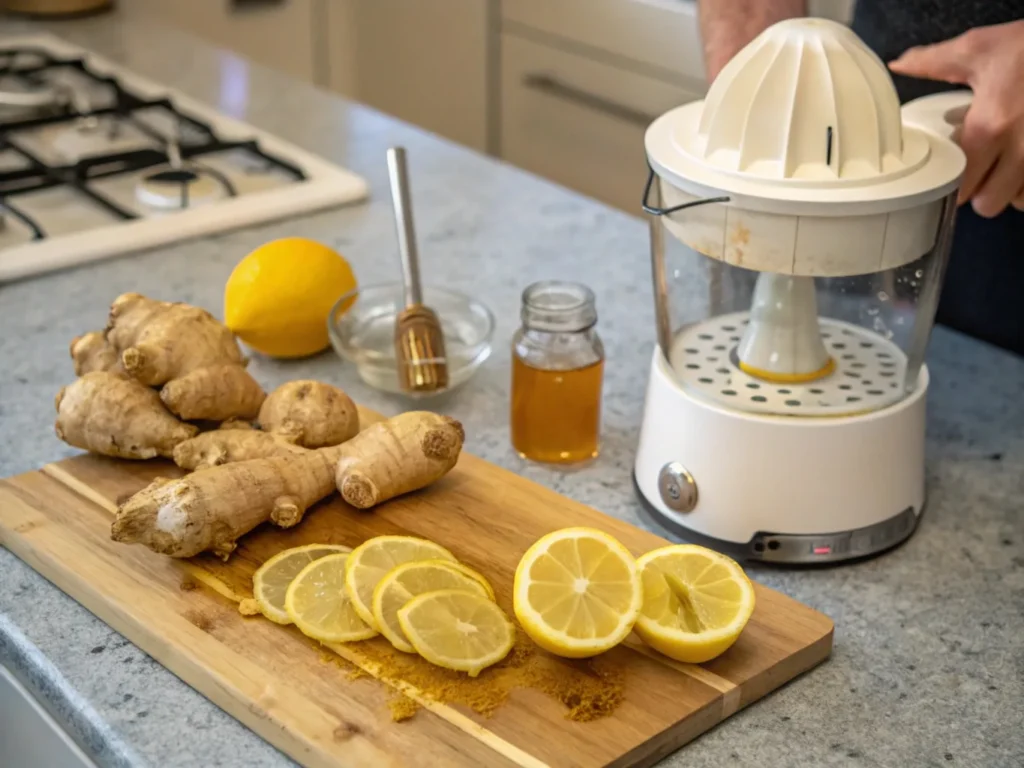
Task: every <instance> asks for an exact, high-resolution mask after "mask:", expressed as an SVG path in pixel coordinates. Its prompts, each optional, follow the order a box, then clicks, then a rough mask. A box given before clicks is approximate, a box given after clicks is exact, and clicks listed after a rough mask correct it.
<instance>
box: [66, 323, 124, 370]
mask: <svg viewBox="0 0 1024 768" xmlns="http://www.w3.org/2000/svg"><path fill="white" fill-rule="evenodd" d="M69 351H70V352H71V361H72V362H73V363H74V366H75V375H76V376H83V375H85V374H86V373H91V372H92V371H119V370H121V359H120V357H119V356H118V354H117V350H116V349H114V347H112V346H111V345H110V344H109V343H107V340H106V339H105V338H104V336H103V333H102V332H101V331H90V332H89V333H86V334H83V335H82V336H76V337H75V338H74V339H72V340H71V347H70V350H69Z"/></svg>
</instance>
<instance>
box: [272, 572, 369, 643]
mask: <svg viewBox="0 0 1024 768" xmlns="http://www.w3.org/2000/svg"><path fill="white" fill-rule="evenodd" d="M349 557H350V555H348V554H347V553H344V552H342V553H339V554H335V555H327V556H326V557H321V558H320V559H318V560H314V561H313V562H312V563H310V564H309V565H307V566H306V567H305V568H303V569H302V570H301V571H300V572H299V575H298V576H296V577H295V579H294V580H293V581H292V583H291V585H290V586H289V587H288V591H287V592H286V593H285V598H284V605H285V610H287V611H288V616H289V618H291V620H292V621H293V622H295V626H297V627H298V628H299V629H301V630H302V633H303V634H305V635H308V636H309V637H312V638H313V639H315V640H319V641H320V642H322V643H348V642H352V641H355V640H365V639H366V638H368V637H373V636H374V635H376V634H377V632H376V631H375V630H374V629H373V627H370V626H368V625H367V624H366V622H364V621H363V620H362V619H361V618H359V614H357V613H356V612H355V610H354V609H353V606H352V601H351V600H349V598H348V594H347V593H346V592H345V561H346V560H347V559H348V558H349Z"/></svg>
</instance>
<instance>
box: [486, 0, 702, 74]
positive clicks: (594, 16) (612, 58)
mask: <svg viewBox="0 0 1024 768" xmlns="http://www.w3.org/2000/svg"><path fill="white" fill-rule="evenodd" d="M501 14H502V30H503V31H504V32H506V33H510V34H515V35H518V36H522V37H530V38H532V39H536V40H544V41H546V42H547V43H548V44H550V45H552V46H554V47H558V48H563V49H566V50H569V49H573V50H576V51H577V52H579V53H580V54H582V55H586V56H590V57H593V58H595V59H598V60H602V61H605V62H607V63H609V64H612V65H616V64H617V65H618V66H622V67H626V68H629V69H637V68H643V69H646V70H647V71H649V72H650V73H651V74H652V75H654V76H657V77H663V78H666V79H669V80H677V79H688V80H691V81H693V82H694V83H702V82H703V80H704V56H703V50H702V48H701V42H700V24H699V22H698V19H697V3H696V2H694V0H502V5H501Z"/></svg>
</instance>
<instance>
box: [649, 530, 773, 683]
mask: <svg viewBox="0 0 1024 768" xmlns="http://www.w3.org/2000/svg"><path fill="white" fill-rule="evenodd" d="M637 567H638V568H639V569H640V579H641V581H642V583H643V593H644V604H643V609H642V610H641V612H640V617H639V618H638V619H637V620H636V627H635V629H636V633H637V634H638V635H640V637H641V638H642V639H643V640H644V642H646V643H647V644H648V645H650V646H651V647H652V648H654V649H656V650H658V651H661V652H662V653H664V654H665V655H666V656H670V657H671V658H673V659H676V660H678V661H685V662H689V663H691V664H700V663H701V662H704V661H710V660H711V659H713V658H715V657H716V656H719V655H721V654H722V653H724V652H725V651H726V650H727V649H728V648H729V646H731V645H732V644H733V643H734V642H736V638H738V637H739V636H740V632H742V631H743V627H745V626H746V624H747V620H748V619H749V618H750V614H752V613H753V612H754V587H753V585H751V583H750V579H748V578H747V575H746V574H745V573H744V572H743V569H742V568H741V567H740V566H739V564H738V563H737V562H736V561H734V560H732V559H730V558H728V557H726V556H725V555H721V554H719V553H718V552H714V551H713V550H710V549H705V548H704V547H699V546H697V545H695V544H677V545H673V546H669V547H662V548H660V549H656V550H654V551H653V552H648V553H647V554H646V555H644V556H642V557H641V558H640V559H639V560H637Z"/></svg>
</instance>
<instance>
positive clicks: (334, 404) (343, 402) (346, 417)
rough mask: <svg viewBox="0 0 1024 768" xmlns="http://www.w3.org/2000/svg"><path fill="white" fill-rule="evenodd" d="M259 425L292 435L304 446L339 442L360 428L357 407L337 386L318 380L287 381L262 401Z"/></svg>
mask: <svg viewBox="0 0 1024 768" xmlns="http://www.w3.org/2000/svg"><path fill="white" fill-rule="evenodd" d="M259 422H260V426H261V427H263V429H265V430H266V431H268V432H281V433H285V434H289V435H294V436H295V442H296V443H298V444H299V445H301V446H303V447H305V448H322V447H325V446H328V445H338V444H340V443H343V442H345V441H346V440H348V439H349V438H351V437H353V436H354V435H355V434H356V433H357V432H359V411H358V410H357V409H356V405H355V403H353V402H352V399H351V398H350V397H349V396H348V395H346V394H345V393H344V392H342V391H341V390H340V389H338V388H337V387H332V386H331V385H330V384H324V383H323V382H320V381H307V380H299V381H289V382H288V383H287V384H282V385H281V386H280V387H278V388H277V389H275V390H274V391H273V392H271V393H270V394H269V395H268V396H267V399H266V400H264V401H263V406H262V407H261V408H260V415H259Z"/></svg>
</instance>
